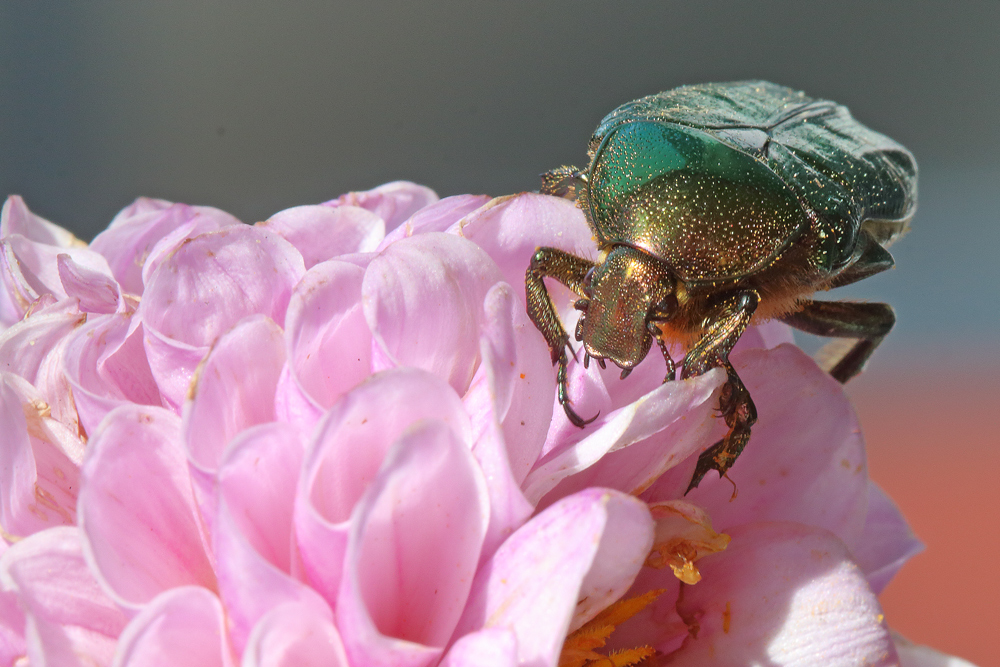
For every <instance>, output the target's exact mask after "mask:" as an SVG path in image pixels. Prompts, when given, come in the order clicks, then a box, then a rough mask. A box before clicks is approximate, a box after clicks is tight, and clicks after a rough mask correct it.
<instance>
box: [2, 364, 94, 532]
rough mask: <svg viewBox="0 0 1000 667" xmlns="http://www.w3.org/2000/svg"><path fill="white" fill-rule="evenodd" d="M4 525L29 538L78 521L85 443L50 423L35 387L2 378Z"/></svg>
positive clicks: (6, 375)
mask: <svg viewBox="0 0 1000 667" xmlns="http://www.w3.org/2000/svg"><path fill="white" fill-rule="evenodd" d="M0 433H3V444H2V446H0V525H2V527H3V531H4V533H5V534H4V537H5V538H7V539H12V538H13V537H15V536H16V537H25V536H28V535H31V534H33V533H37V532H39V531H41V530H44V529H46V528H50V527H52V526H60V525H67V524H73V523H75V521H76V502H77V499H76V494H77V490H78V489H79V488H80V485H79V468H78V466H79V461H80V460H81V459H82V455H83V442H81V441H80V439H79V437H78V436H77V435H76V434H75V433H72V432H70V431H69V430H68V429H67V428H66V427H65V426H64V425H63V424H61V423H60V422H57V421H55V420H54V419H51V418H50V417H49V416H48V414H47V406H46V404H45V402H44V401H43V400H42V398H41V396H39V394H38V392H37V391H35V388H34V387H32V386H31V385H30V384H28V383H27V382H26V381H25V380H24V379H23V378H20V377H18V376H16V375H13V374H11V373H2V374H0Z"/></svg>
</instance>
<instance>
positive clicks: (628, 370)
mask: <svg viewBox="0 0 1000 667" xmlns="http://www.w3.org/2000/svg"><path fill="white" fill-rule="evenodd" d="M631 372H632V369H631V368H623V369H622V374H621V375H620V376H619V377H618V379H619V380H624V379H625V378H627V377H628V376H629V374H630V373H631Z"/></svg>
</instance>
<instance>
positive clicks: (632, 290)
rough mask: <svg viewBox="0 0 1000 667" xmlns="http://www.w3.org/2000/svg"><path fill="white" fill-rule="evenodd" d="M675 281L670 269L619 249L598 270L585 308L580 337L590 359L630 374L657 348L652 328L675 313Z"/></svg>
mask: <svg viewBox="0 0 1000 667" xmlns="http://www.w3.org/2000/svg"><path fill="white" fill-rule="evenodd" d="M675 286H676V281H675V279H674V277H673V275H672V274H671V272H670V270H669V269H668V267H667V266H666V265H665V264H664V263H663V262H661V261H659V260H657V259H656V258H654V257H652V256H650V255H648V254H647V253H645V252H642V251H641V250H637V249H636V248H633V247H630V246H625V245H618V246H615V247H614V248H612V249H611V251H610V252H609V253H608V254H607V256H606V257H605V258H604V260H603V261H602V262H599V263H598V264H597V266H595V267H594V270H593V272H592V274H591V275H590V279H589V284H588V285H587V296H588V298H587V299H586V300H585V301H584V303H583V304H582V308H583V310H584V314H583V316H582V317H581V332H580V333H581V334H582V337H583V345H584V348H585V349H586V351H587V353H588V354H589V355H590V356H592V357H595V358H600V359H609V360H611V361H612V362H614V363H615V364H617V365H618V366H619V367H620V368H623V369H629V368H633V367H634V366H636V365H637V364H638V363H639V362H640V361H642V360H643V359H644V358H645V356H646V353H647V352H649V348H650V346H651V345H652V343H653V337H652V332H651V326H650V325H651V323H657V322H665V321H667V320H669V319H670V318H671V317H673V315H674V313H675V312H676V310H677V299H676V297H675V296H674V290H675Z"/></svg>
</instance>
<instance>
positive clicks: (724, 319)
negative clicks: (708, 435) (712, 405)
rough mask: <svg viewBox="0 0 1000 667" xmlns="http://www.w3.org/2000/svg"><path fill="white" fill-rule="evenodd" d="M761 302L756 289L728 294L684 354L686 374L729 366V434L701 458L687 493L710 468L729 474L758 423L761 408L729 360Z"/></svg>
mask: <svg viewBox="0 0 1000 667" xmlns="http://www.w3.org/2000/svg"><path fill="white" fill-rule="evenodd" d="M759 301H760V297H759V296H758V294H757V292H754V291H752V290H748V291H745V292H737V293H735V294H731V295H729V296H727V297H726V298H725V299H724V300H723V301H722V302H720V303H719V304H718V305H717V306H716V307H715V308H714V309H712V312H711V314H709V316H708V317H707V318H706V321H707V322H711V323H712V324H711V325H710V326H709V327H708V333H706V334H705V336H703V337H702V338H701V340H699V341H698V343H697V344H696V345H695V346H694V347H693V348H691V350H690V351H688V353H687V355H686V356H685V357H684V366H683V377H691V376H693V375H701V374H702V373H705V372H707V371H709V370H711V369H712V368H715V367H717V366H722V367H723V368H725V369H726V375H727V381H726V384H725V386H724V387H723V390H722V397H721V398H720V399H719V411H720V412H721V413H722V417H723V418H724V419H725V420H726V425H727V426H729V432H728V433H727V434H726V437H724V438H723V439H722V440H720V441H719V442H717V443H715V444H714V445H712V446H711V447H709V448H708V449H706V450H705V451H704V452H702V453H701V455H700V456H699V457H698V463H697V464H696V465H695V469H694V475H692V477H691V483H690V484H689V485H688V488H687V491H685V492H684V493H685V494H686V493H687V492H688V491H690V490H691V489H693V488H695V487H696V486H698V484H699V483H701V480H702V478H704V477H705V475H706V474H707V473H708V471H709V470H717V471H718V472H719V475H720V476H721V475H724V474H726V471H728V470H729V468H731V467H732V465H733V463H735V462H736V459H737V458H738V457H739V455H740V453H741V452H742V451H743V448H744V447H745V446H746V444H747V441H749V440H750V429H751V427H752V426H753V425H754V424H755V423H757V407H756V406H755V405H754V402H753V399H751V398H750V392H748V391H747V388H746V387H745V386H744V385H743V381H742V380H740V376H739V375H737V373H736V371H735V370H734V369H733V366H732V364H730V363H729V352H730V351H731V350H732V349H733V346H734V345H735V344H736V341H738V340H739V339H740V336H742V335H743V332H744V331H746V328H747V325H748V324H750V319H751V318H752V317H753V313H754V311H755V310H756V309H757V303H758V302H759Z"/></svg>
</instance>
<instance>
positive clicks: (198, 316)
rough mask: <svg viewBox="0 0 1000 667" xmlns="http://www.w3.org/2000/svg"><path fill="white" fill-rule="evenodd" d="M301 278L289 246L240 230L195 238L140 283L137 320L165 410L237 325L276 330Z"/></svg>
mask: <svg viewBox="0 0 1000 667" xmlns="http://www.w3.org/2000/svg"><path fill="white" fill-rule="evenodd" d="M304 272H305V269H304V267H303V264H302V257H301V255H299V253H298V251H297V250H295V248H294V247H293V246H292V245H291V244H290V243H288V242H287V241H285V240H284V239H282V238H281V237H280V236H278V235H277V234H273V233H272V234H268V233H265V232H264V231H262V230H260V229H257V228H255V227H245V226H240V227H235V226H234V227H229V228H227V229H224V230H222V231H219V232H213V233H210V234H203V235H201V236H199V237H197V238H194V239H192V240H190V241H189V242H187V243H186V244H184V245H182V246H181V247H180V248H178V249H177V250H176V251H175V252H174V253H173V254H172V255H170V256H169V257H168V258H166V259H164V260H163V262H162V263H161V264H160V266H159V268H158V269H157V270H156V272H155V273H154V274H153V275H152V276H151V277H150V278H149V280H147V282H146V291H145V293H144V294H143V297H142V303H141V304H140V306H139V310H138V312H137V314H138V315H139V317H140V318H141V320H142V323H143V326H144V328H145V330H146V339H145V344H146V352H147V355H148V357H149V365H150V368H151V369H152V371H153V375H154V376H155V377H156V379H157V384H158V385H159V386H160V391H161V393H162V394H163V395H164V398H166V399H167V401H168V403H169V404H170V405H172V406H174V407H177V408H179V407H180V406H181V405H182V404H183V401H184V396H185V394H186V393H187V389H188V383H189V381H190V379H191V377H192V376H193V374H194V369H195V366H194V365H192V362H194V364H197V362H199V361H200V360H201V358H202V357H203V356H204V355H205V354H206V353H207V352H208V348H209V346H211V345H212V344H213V343H214V342H215V340H216V339H217V338H218V337H219V336H220V335H221V334H223V333H224V332H226V331H228V330H229V329H231V328H232V327H233V326H235V325H236V323H237V322H239V321H240V320H241V319H243V318H244V317H247V316H249V315H254V314H262V315H267V316H268V317H270V318H271V319H272V320H274V321H275V322H284V320H285V310H286V308H287V307H288V300H289V299H290V298H291V293H292V288H293V287H294V286H295V284H296V283H297V282H298V281H299V280H300V279H301V277H302V275H303V273H304ZM261 276H267V279H265V280H262V279H261Z"/></svg>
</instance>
